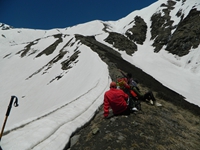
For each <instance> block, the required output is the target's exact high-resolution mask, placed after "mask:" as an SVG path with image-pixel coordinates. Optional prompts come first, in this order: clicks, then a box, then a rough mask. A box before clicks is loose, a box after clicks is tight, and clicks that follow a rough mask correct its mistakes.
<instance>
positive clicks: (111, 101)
mask: <svg viewBox="0 0 200 150" xmlns="http://www.w3.org/2000/svg"><path fill="white" fill-rule="evenodd" d="M127 99H128V95H127V94H126V93H124V91H122V90H120V89H115V88H111V89H110V90H108V91H107V92H106V93H105V94H104V117H107V116H108V115H109V108H110V107H111V109H112V110H113V114H115V115H117V114H120V113H122V112H123V111H125V110H126V109H127V107H128V106H127V103H126V100H127Z"/></svg>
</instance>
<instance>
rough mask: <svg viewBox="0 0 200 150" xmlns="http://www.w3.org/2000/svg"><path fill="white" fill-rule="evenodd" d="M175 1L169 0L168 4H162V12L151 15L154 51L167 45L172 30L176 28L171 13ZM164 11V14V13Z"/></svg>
mask: <svg viewBox="0 0 200 150" xmlns="http://www.w3.org/2000/svg"><path fill="white" fill-rule="evenodd" d="M174 5H175V2H173V1H168V5H166V4H162V5H161V8H162V7H163V9H162V12H157V13H155V14H154V15H153V16H152V17H151V21H152V24H151V40H154V43H153V46H154V47H155V49H154V51H155V52H159V51H160V50H161V48H162V47H163V46H164V45H166V44H167V43H168V41H169V39H170V36H171V31H172V29H173V28H174V27H173V26H172V24H173V22H174V21H172V20H170V19H171V17H170V15H169V13H170V10H173V9H174V7H173V6H174ZM162 13H164V15H162Z"/></svg>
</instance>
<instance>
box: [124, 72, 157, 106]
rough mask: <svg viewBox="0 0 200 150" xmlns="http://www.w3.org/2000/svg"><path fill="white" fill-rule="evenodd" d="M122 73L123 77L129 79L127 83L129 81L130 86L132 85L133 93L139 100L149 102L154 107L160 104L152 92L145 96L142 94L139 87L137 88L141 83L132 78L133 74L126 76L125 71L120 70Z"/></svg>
mask: <svg viewBox="0 0 200 150" xmlns="http://www.w3.org/2000/svg"><path fill="white" fill-rule="evenodd" d="M120 72H121V73H122V75H123V76H124V77H126V78H127V81H128V84H129V85H130V88H131V90H133V91H134V92H135V93H136V94H137V97H138V99H139V100H141V101H145V102H146V101H147V102H149V103H150V104H152V105H158V104H159V103H157V102H156V99H155V97H154V95H153V93H152V91H148V92H146V93H145V94H142V93H141V92H140V89H139V87H138V86H137V85H138V83H139V82H138V80H137V79H133V78H132V74H131V73H127V74H125V73H124V72H123V71H121V70H120ZM159 106H160V104H159Z"/></svg>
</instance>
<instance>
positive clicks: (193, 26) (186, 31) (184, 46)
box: [151, 1, 200, 56]
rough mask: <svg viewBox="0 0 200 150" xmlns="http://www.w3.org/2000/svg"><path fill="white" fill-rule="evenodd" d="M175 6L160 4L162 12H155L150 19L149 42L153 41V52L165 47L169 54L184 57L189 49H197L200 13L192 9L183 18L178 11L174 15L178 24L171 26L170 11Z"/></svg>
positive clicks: (172, 2) (199, 42)
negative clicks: (177, 19) (178, 18)
mask: <svg viewBox="0 0 200 150" xmlns="http://www.w3.org/2000/svg"><path fill="white" fill-rule="evenodd" d="M175 4H176V2H174V1H168V4H167V5H166V4H162V5H161V6H160V7H161V8H162V7H163V9H162V12H157V13H155V14H154V15H153V16H152V17H151V21H152V24H151V40H154V43H153V46H154V47H155V49H154V51H155V52H159V51H160V50H161V48H162V47H163V46H166V50H167V51H169V52H170V53H172V54H176V55H178V56H184V55H187V54H188V53H189V50H190V49H191V48H197V47H198V45H199V44H200V38H199V37H200V26H199V24H200V11H197V10H196V9H192V10H191V11H190V13H189V14H188V15H187V16H184V14H183V13H182V10H181V9H180V10H179V11H178V12H177V14H176V16H177V17H180V22H179V24H177V25H173V23H174V21H173V20H171V16H170V11H171V10H173V9H174V7H173V6H174V5H175ZM163 14H164V15H163ZM184 17H185V18H184ZM183 18H184V19H183ZM173 30H174V31H173ZM172 31H173V33H172Z"/></svg>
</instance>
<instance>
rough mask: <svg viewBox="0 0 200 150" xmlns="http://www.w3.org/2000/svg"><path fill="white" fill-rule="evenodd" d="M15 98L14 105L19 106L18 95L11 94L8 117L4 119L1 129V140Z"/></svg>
mask: <svg viewBox="0 0 200 150" xmlns="http://www.w3.org/2000/svg"><path fill="white" fill-rule="evenodd" d="M14 99H15V102H14V106H15V107H17V106H18V99H17V97H16V96H11V99H10V104H9V105H8V109H7V112H6V117H5V120H4V123H3V127H2V129H1V134H0V141H1V137H2V136H3V131H4V128H5V126H6V122H7V119H8V116H9V114H10V111H11V108H12V104H13V101H14Z"/></svg>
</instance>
